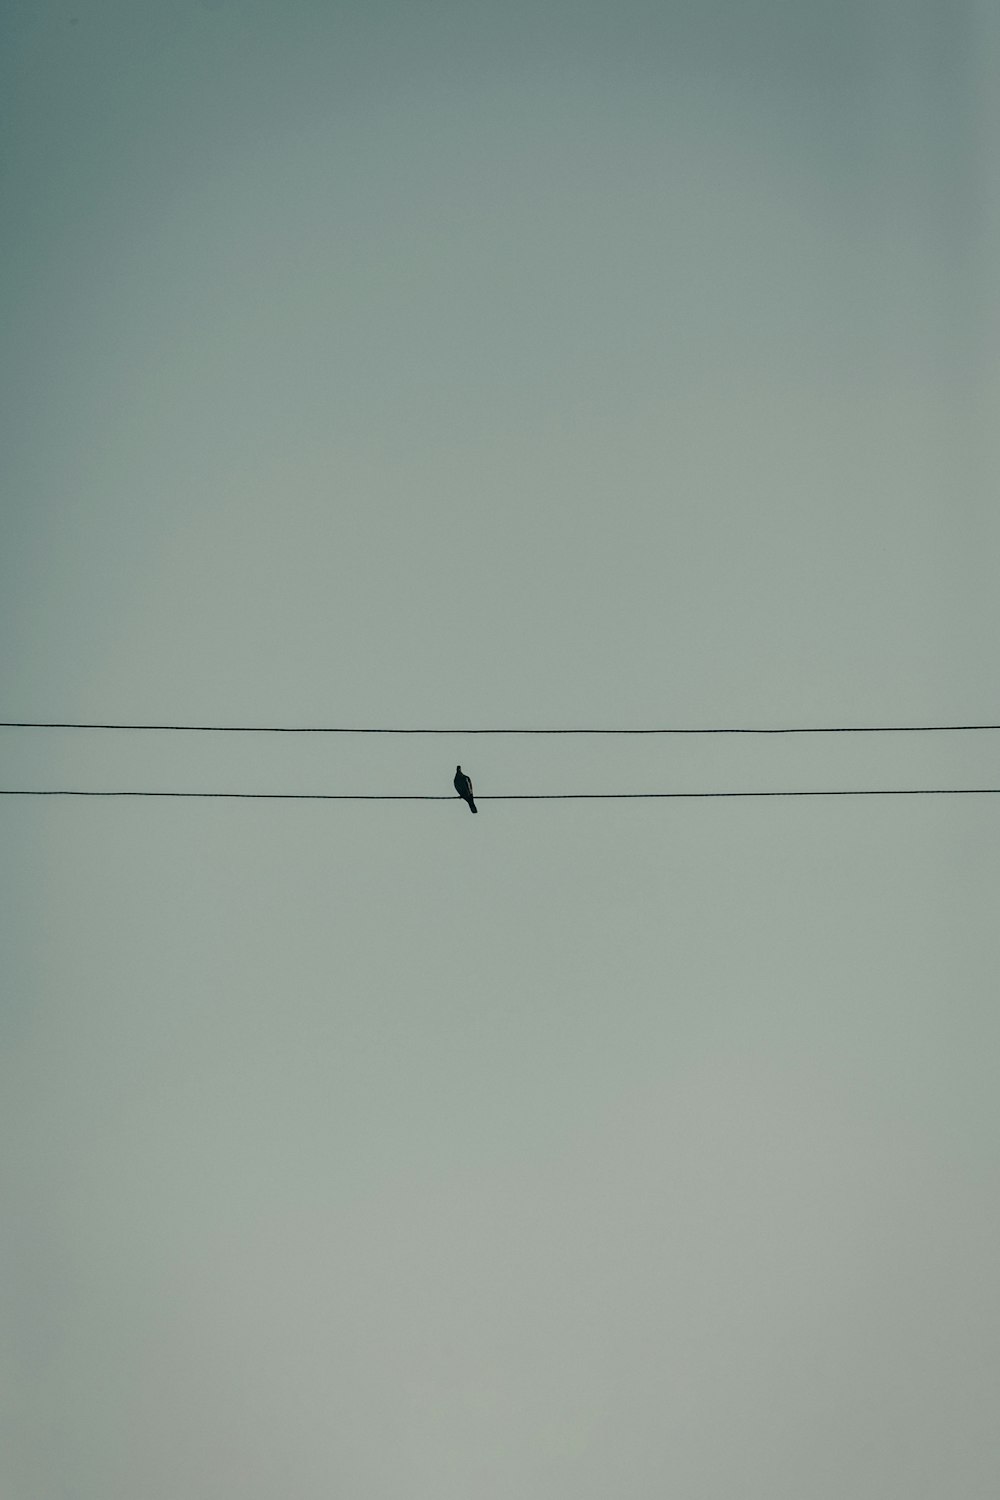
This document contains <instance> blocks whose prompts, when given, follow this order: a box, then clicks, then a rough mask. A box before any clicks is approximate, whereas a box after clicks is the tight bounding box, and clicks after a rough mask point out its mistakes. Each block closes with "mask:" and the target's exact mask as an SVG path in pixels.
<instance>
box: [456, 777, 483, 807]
mask: <svg viewBox="0 0 1000 1500" xmlns="http://www.w3.org/2000/svg"><path fill="white" fill-rule="evenodd" d="M455 790H456V792H457V793H458V795H459V796H460V797H464V798H465V800H466V802H467V803H468V804H469V806H470V807H471V808H472V811H473V812H478V811H479V808H478V807H477V806H476V804H475V802H474V801H473V797H472V782H471V781H470V780H469V778H468V776H466V774H465V772H464V771H463V770H462V767H461V766H456V767H455Z"/></svg>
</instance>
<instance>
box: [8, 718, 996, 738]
mask: <svg viewBox="0 0 1000 1500" xmlns="http://www.w3.org/2000/svg"><path fill="white" fill-rule="evenodd" d="M0 729H128V730H140V731H146V732H150V731H155V732H156V733H184V734H451V735H457V734H618V735H622V734H945V733H948V734H960V733H969V732H971V731H982V730H996V729H1000V724H827V725H805V726H797V727H796V726H792V727H779V728H770V729H768V728H764V729H756V728H735V729H729V728H718V729H716V728H706V729H360V728H336V727H331V726H327V725H321V724H74V723H58V722H44V721H37V722H36V721H33V720H27V719H6V720H0Z"/></svg>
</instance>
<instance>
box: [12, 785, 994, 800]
mask: <svg viewBox="0 0 1000 1500" xmlns="http://www.w3.org/2000/svg"><path fill="white" fill-rule="evenodd" d="M996 796H1000V787H997V786H950V787H939V786H914V787H849V788H846V789H843V790H836V791H831V790H823V791H801V792H800V791H777V792H757V791H751V792H731V791H722V792H499V793H493V794H487V795H486V796H483V795H482V794H481V793H479V792H477V793H476V801H477V802H621V801H637V800H642V799H644V798H656V799H660V800H664V799H668V800H680V801H683V800H690V799H701V798H719V797H996ZM0 797H181V798H215V799H236V800H241V801H251V802H459V801H461V800H462V799H461V798H459V797H452V796H445V795H437V794H434V795H428V794H424V793H397V792H158V791H157V792H149V791H135V792H132V791H101V790H98V791H82V790H75V789H72V790H69V789H64V788H42V789H37V788H31V789H25V788H17V789H5V788H0Z"/></svg>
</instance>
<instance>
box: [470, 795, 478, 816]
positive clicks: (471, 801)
mask: <svg viewBox="0 0 1000 1500" xmlns="http://www.w3.org/2000/svg"><path fill="white" fill-rule="evenodd" d="M469 806H470V807H471V808H472V811H473V812H474V813H477V812H478V811H479V808H478V807H477V806H476V804H475V803H474V802H473V800H472V798H471V797H470V798H469Z"/></svg>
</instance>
